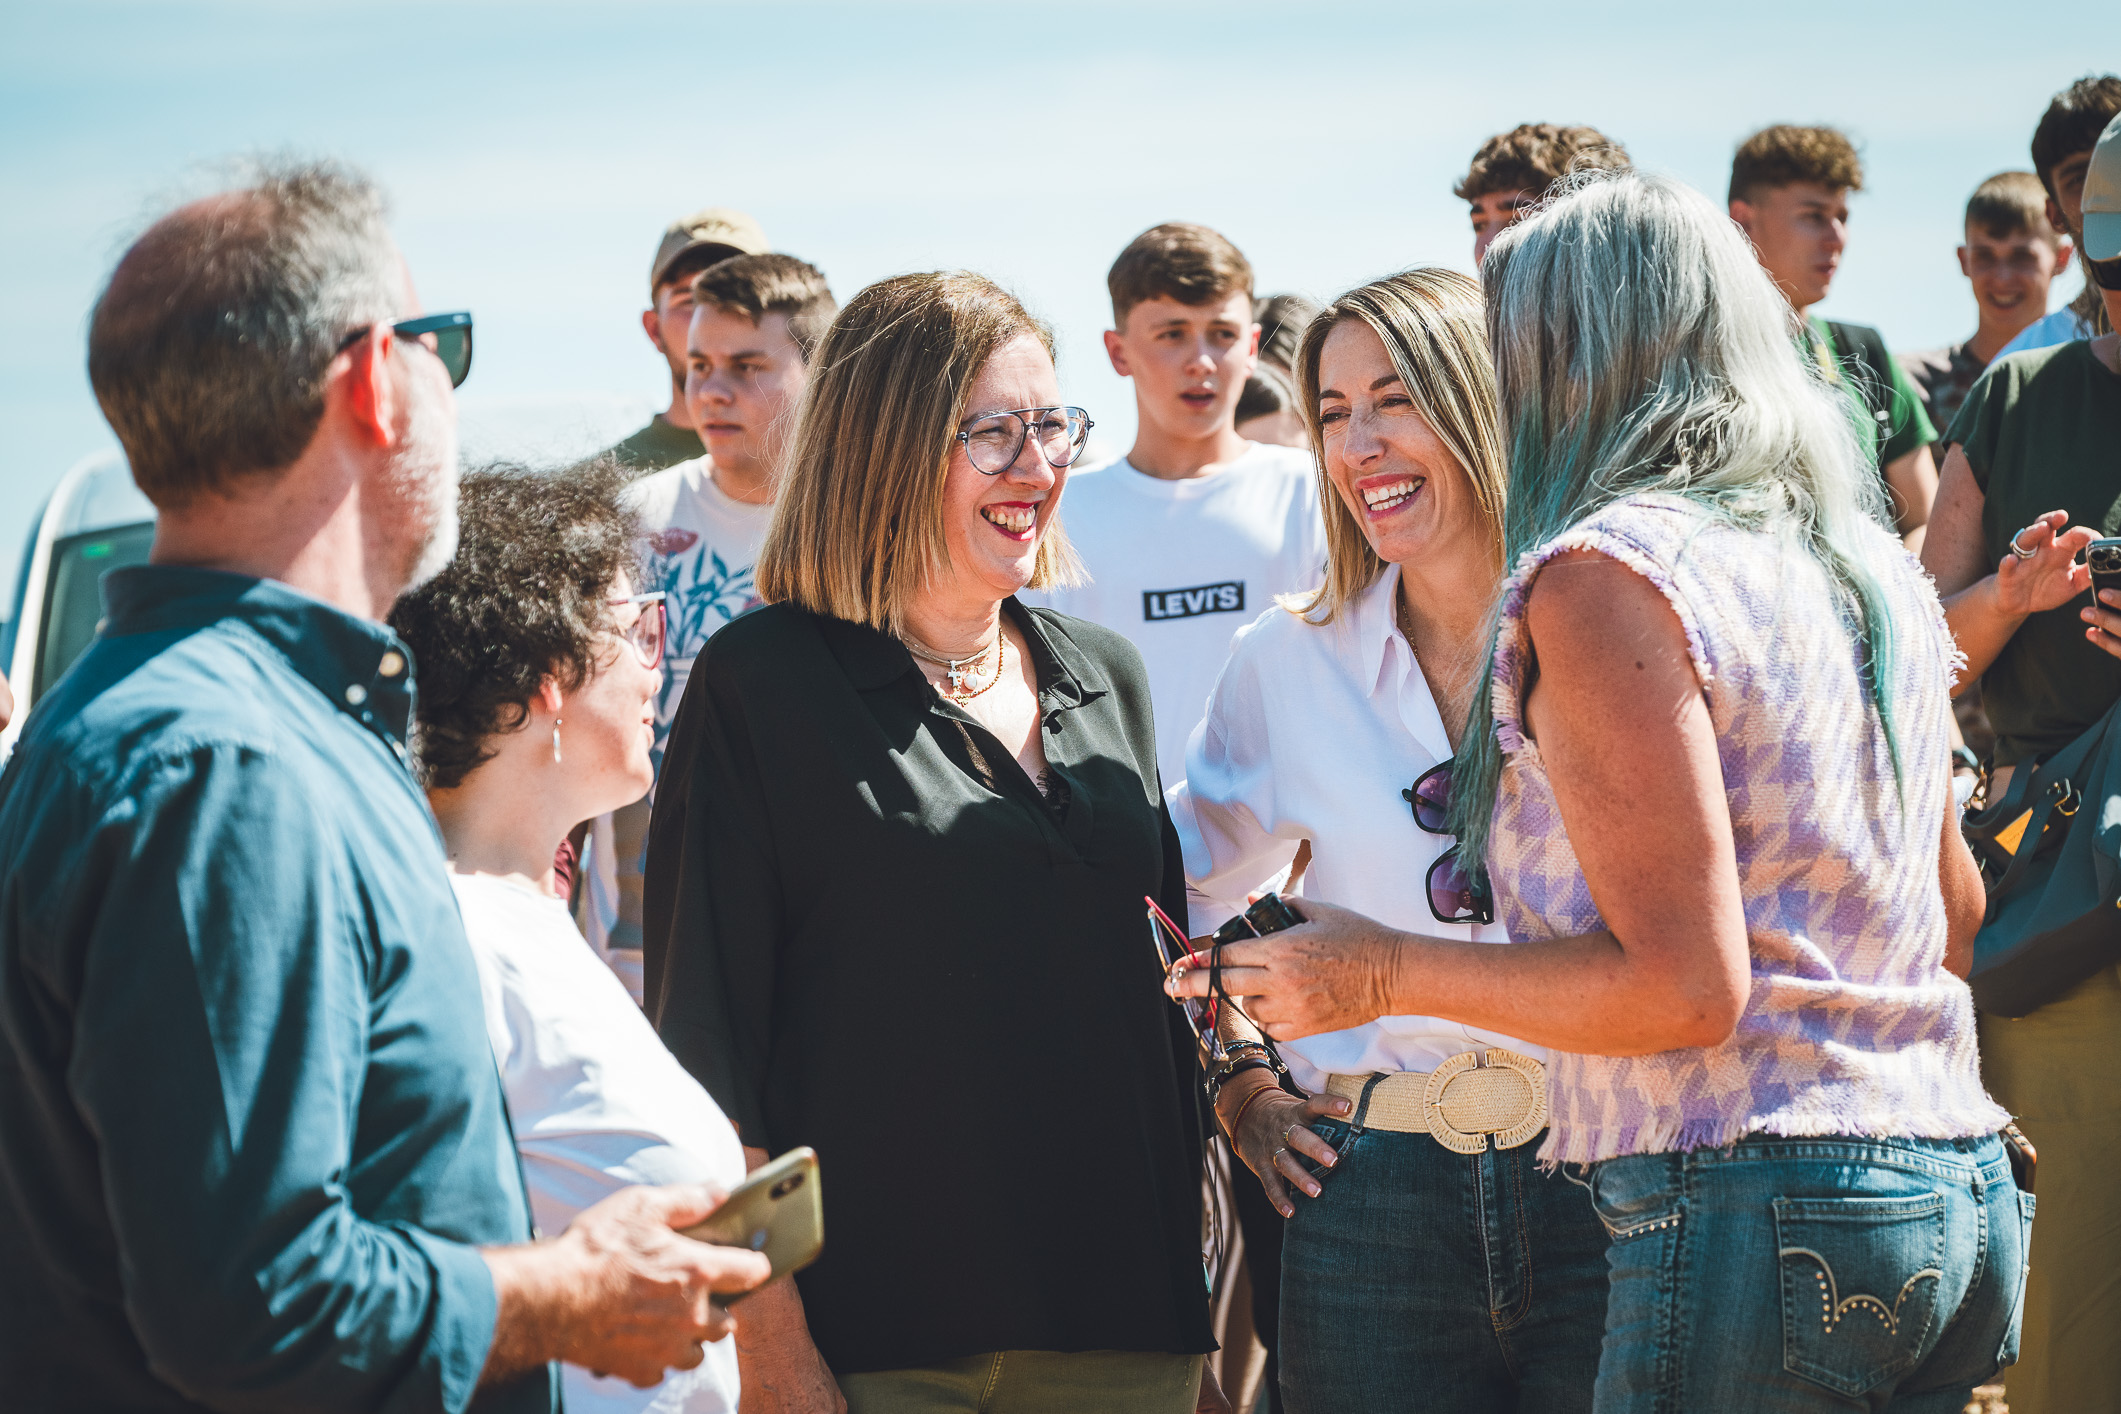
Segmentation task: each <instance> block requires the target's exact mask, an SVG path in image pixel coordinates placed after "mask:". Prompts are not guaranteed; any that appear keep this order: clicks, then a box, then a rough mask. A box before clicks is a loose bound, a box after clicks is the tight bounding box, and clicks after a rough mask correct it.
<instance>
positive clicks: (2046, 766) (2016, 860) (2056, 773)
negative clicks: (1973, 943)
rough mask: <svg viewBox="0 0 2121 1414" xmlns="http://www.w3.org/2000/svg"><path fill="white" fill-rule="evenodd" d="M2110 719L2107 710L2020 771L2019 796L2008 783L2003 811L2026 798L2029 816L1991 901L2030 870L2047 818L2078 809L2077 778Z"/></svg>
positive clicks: (2080, 801) (2080, 790)
mask: <svg viewBox="0 0 2121 1414" xmlns="http://www.w3.org/2000/svg"><path fill="white" fill-rule="evenodd" d="M2113 719H2114V717H2113V713H2112V712H2111V711H2109V712H2108V713H2107V714H2106V715H2105V716H2103V717H2101V718H2100V719H2099V723H2098V725H2097V726H2095V727H2093V728H2092V729H2091V730H2089V731H2087V732H2085V733H2084V734H2083V735H2082V736H2080V737H2078V738H2077V739H2076V740H2075V741H2073V742H2071V743H2070V744H2069V745H2068V746H2065V747H2063V748H2062V749H2061V750H2060V751H2058V752H2056V753H2055V754H2054V755H2053V756H2051V757H2049V758H2048V759H2046V760H2045V761H2041V762H2039V763H2037V764H2035V765H2032V766H2030V767H2029V768H2027V769H2026V770H2024V771H2023V772H2022V773H2021V774H2023V775H2024V776H2026V777H2028V779H2027V780H2026V782H2025V786H2026V789H2025V791H2024V792H2023V793H2022V794H2021V793H2020V792H2019V791H2018V790H2017V789H2016V786H2017V784H2018V783H2017V782H2016V781H2013V782H2012V783H2011V784H2012V787H2013V789H2012V790H2011V791H2010V793H2009V794H2008V795H2007V796H2006V797H2005V809H2006V810H2009V809H2010V808H2011V807H2013V806H2016V807H2020V808H2022V807H2023V806H2024V803H2025V801H2026V800H2027V799H2030V800H2031V801H2032V815H2031V818H2029V819H2028V820H2027V821H2026V822H2025V831H2024V833H2023V834H2021V835H2019V836H2018V847H2017V848H2016V849H2015V850H2013V851H2011V862H2010V865H2009V867H2008V868H2006V869H2005V870H2004V871H2003V876H2002V877H2001V878H1999V879H1998V880H1996V883H1995V886H1994V887H1992V888H1991V889H1990V890H1989V891H1988V896H1989V898H1990V899H1991V900H1995V899H2000V898H2002V897H2003V896H2004V895H2006V894H2008V893H2009V892H2010V891H2011V890H2012V889H2014V888H2016V887H2017V885H2018V881H2019V880H2020V879H2021V878H2023V877H2024V875H2025V871H2026V870H2027V869H2029V868H2031V867H2032V862H2033V859H2034V857H2035V856H2036V855H2038V854H2039V853H2040V842H2041V839H2042V837H2043V836H2044V835H2045V834H2046V832H2047V822H2048V819H2049V818H2050V817H2051V816H2052V815H2054V814H2055V812H2056V811H2058V810H2059V811H2061V813H2062V814H2063V815H2065V816H2069V815H2074V814H2076V813H2077V811H2078V810H2079V809H2080V808H2081V807H2082V805H2083V803H2084V791H2083V787H2082V785H2081V783H2080V782H2079V781H2078V779H2077V777H2079V776H2080V775H2081V774H2082V773H2083V770H2084V767H2085V764H2086V763H2087V762H2088V761H2089V760H2090V759H2091V755H2092V753H2093V752H2094V751H2096V750H2097V749H2098V747H2099V743H2100V742H2102V741H2104V740H2105V739H2106V732H2107V729H2108V727H2109V726H2111V725H2112V723H2113ZM2003 818H2006V819H2008V818H2010V816H2009V815H2008V814H2006V815H2005V816H2004V817H2003Z"/></svg>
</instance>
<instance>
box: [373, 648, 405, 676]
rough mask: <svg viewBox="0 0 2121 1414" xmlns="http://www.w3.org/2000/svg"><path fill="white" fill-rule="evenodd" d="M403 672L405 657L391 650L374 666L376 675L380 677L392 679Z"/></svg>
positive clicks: (395, 650)
mask: <svg viewBox="0 0 2121 1414" xmlns="http://www.w3.org/2000/svg"><path fill="white" fill-rule="evenodd" d="M404 671H405V655H404V654H403V653H400V652H399V651H398V650H397V649H395V648H393V649H391V650H390V651H389V652H388V653H385V654H384V655H383V660H382V661H381V662H379V663H377V664H376V673H377V674H378V675H379V676H381V677H386V678H394V677H396V676H397V675H398V674H399V673H402V672H404Z"/></svg>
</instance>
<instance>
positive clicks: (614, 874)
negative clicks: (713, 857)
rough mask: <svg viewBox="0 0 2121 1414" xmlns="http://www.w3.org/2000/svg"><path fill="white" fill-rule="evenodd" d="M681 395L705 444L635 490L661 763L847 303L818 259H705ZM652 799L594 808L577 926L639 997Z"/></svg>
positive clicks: (725, 616)
mask: <svg viewBox="0 0 2121 1414" xmlns="http://www.w3.org/2000/svg"><path fill="white" fill-rule="evenodd" d="M686 298H687V302H688V304H689V306H690V308H691V309H692V319H691V324H690V326H689V327H688V328H687V330H686V334H685V403H686V407H687V413H688V416H689V417H690V418H691V420H692V425H693V426H694V427H695V428H696V429H697V430H698V432H699V434H700V437H701V439H702V441H703V442H704V443H705V445H706V448H707V454H706V455H705V456H699V457H694V458H692V459H691V460H689V461H683V462H679V463H678V464H677V465H676V466H671V467H666V468H664V469H663V470H662V471H659V472H656V473H655V474H654V475H652V476H647V477H643V478H642V479H641V480H640V481H638V482H635V483H634V485H633V486H632V487H631V488H629V489H630V490H631V491H632V493H633V504H634V506H635V509H636V510H637V511H638V513H639V515H640V519H641V533H642V536H643V544H642V546H641V583H642V586H643V588H645V589H649V590H661V591H662V592H663V594H664V596H665V598H664V606H665V610H666V612H667V615H668V619H669V633H668V634H667V635H666V637H665V640H664V648H663V686H662V690H661V691H660V692H658V693H657V695H656V699H655V746H654V750H653V751H652V753H651V758H652V760H653V762H654V765H655V768H656V771H657V773H658V774H660V773H661V771H662V768H663V748H664V745H665V743H666V742H668V741H669V739H670V723H671V720H672V719H673V718H674V717H676V715H677V710H678V702H679V700H680V699H682V698H683V697H684V695H685V683H686V680H687V679H688V678H689V677H690V676H691V673H692V660H693V659H694V658H697V657H698V656H699V653H700V650H701V649H702V648H704V647H706V646H707V640H708V639H709V638H711V637H713V636H714V634H715V632H716V631H717V630H718V629H720V628H721V627H722V626H723V625H724V624H726V623H728V622H729V621H730V620H731V619H734V618H735V617H737V616H738V615H739V614H742V613H744V612H745V611H747V610H749V609H752V608H755V607H757V605H758V602H759V597H758V591H757V590H756V589H755V588H754V587H753V584H752V578H751V567H752V563H753V561H755V560H757V559H758V553H759V546H760V545H761V544H763V543H764V542H765V539H766V526H767V523H768V522H769V521H771V520H772V518H773V485H774V477H775V474H776V472H777V471H778V469H779V467H780V463H781V459H782V456H783V454H784V452H785V450H786V447H787V440H788V433H789V431H790V430H791V428H792V426H793V424H794V422H795V406H796V403H797V402H799V401H800V400H801V398H802V396H803V384H804V381H805V379H806V378H807V377H808V375H809V366H810V355H811V353H812V351H813V350H815V349H816V348H817V344H818V340H820V339H822V338H823V337H824V336H825V330H826V328H827V327H828V326H830V325H831V323H832V317H833V315H835V314H837V313H838V312H839V304H838V302H837V301H836V300H834V299H833V297H832V290H831V287H830V286H828V285H827V284H826V283H825V277H824V275H823V274H822V273H820V272H819V270H818V269H817V267H816V266H813V265H809V264H806V263H805V262H803V261H800V260H797V259H796V258H795V257H794V256H792V255H781V254H777V253H770V252H769V253H767V254H763V255H739V256H735V257H733V258H731V259H728V260H724V261H721V262H719V263H717V264H715V265H712V266H709V267H708V268H707V269H706V270H705V271H703V272H701V273H700V274H699V275H697V276H696V277H694V279H693V281H692V285H691V288H690V289H689V290H688V291H687V296H686ZM654 800H655V793H654V790H653V789H652V788H651V789H650V791H649V793H648V794H647V795H646V796H643V797H642V798H641V799H640V800H638V801H636V802H635V803H634V804H632V805H630V806H627V807H626V808H624V809H622V810H616V811H613V812H612V813H610V814H608V815H602V816H599V817H598V818H597V819H596V821H595V822H594V823H593V824H592V825H591V827H590V834H589V848H588V851H587V857H586V859H585V861H584V867H583V870H582V874H583V878H584V880H585V887H584V889H583V895H584V896H583V898H582V901H581V907H580V916H581V922H582V932H583V935H584V936H585V937H587V938H588V939H589V942H590V946H592V947H594V948H595V949H596V950H597V951H598V952H599V953H600V954H601V955H602V956H603V958H604V960H605V961H606V962H607V963H609V964H610V965H611V968H612V970H613V971H615V972H617V973H618V974H619V977H620V980H622V981H624V982H625V984H626V989H627V990H628V991H630V992H632V993H633V999H634V1000H635V1001H637V1002H638V1001H640V1000H641V998H642V980H641V869H642V863H643V856H644V854H645V852H646V850H647V848H648V814H649V807H650V805H651V804H652V803H653V801H654Z"/></svg>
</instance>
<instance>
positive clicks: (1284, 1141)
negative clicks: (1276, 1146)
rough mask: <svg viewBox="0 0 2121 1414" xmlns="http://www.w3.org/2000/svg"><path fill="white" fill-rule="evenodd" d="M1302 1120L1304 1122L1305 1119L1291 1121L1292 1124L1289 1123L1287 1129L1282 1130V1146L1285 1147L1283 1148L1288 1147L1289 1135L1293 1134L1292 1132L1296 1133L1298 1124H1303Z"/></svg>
mask: <svg viewBox="0 0 2121 1414" xmlns="http://www.w3.org/2000/svg"><path fill="white" fill-rule="evenodd" d="M1302 1122H1303V1121H1301V1120H1297V1121H1295V1122H1293V1123H1291V1124H1290V1125H1289V1127H1288V1128H1287V1129H1284V1130H1283V1131H1282V1132H1281V1142H1282V1147H1283V1148H1287V1147H1288V1144H1289V1136H1290V1135H1292V1134H1294V1133H1295V1132H1296V1126H1297V1125H1298V1124H1301V1123H1302Z"/></svg>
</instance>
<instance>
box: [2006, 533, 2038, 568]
mask: <svg viewBox="0 0 2121 1414" xmlns="http://www.w3.org/2000/svg"><path fill="white" fill-rule="evenodd" d="M2031 529H2032V527H2031V526H2029V525H2022V526H2020V527H2018V535H2023V534H2025V532H2026V531H2028V530H2031ZM2018 535H2013V536H2012V537H2011V544H2010V551H2011V553H2012V554H2013V555H2016V556H2017V557H2018V558H2019V559H2021V560H2030V559H2031V558H2032V557H2033V556H2034V555H2036V554H2038V553H2039V552H2038V551H2037V550H2023V549H2020V548H2019V547H2018Z"/></svg>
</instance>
